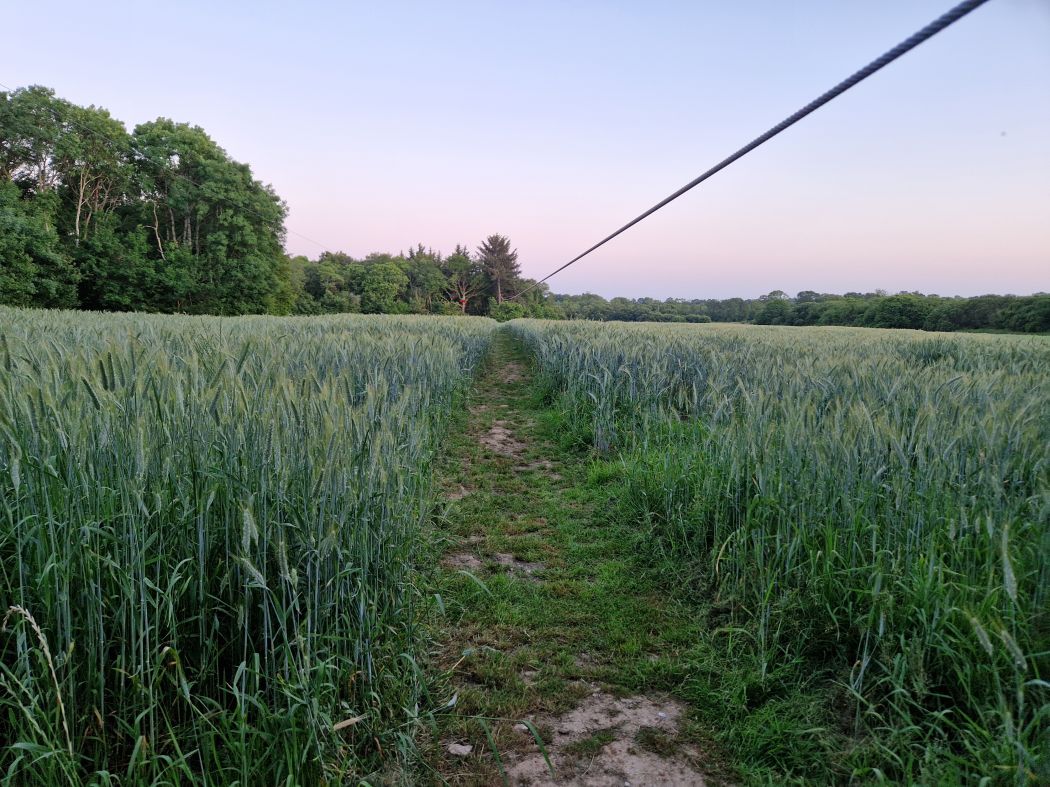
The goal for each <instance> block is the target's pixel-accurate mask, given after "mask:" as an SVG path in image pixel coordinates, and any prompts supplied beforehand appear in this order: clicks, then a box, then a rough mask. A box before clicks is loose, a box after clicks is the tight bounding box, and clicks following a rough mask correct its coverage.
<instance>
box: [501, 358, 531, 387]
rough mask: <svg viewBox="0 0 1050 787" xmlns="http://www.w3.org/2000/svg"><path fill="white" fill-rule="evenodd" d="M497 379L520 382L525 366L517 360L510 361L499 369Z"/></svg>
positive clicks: (522, 378)
mask: <svg viewBox="0 0 1050 787" xmlns="http://www.w3.org/2000/svg"><path fill="white" fill-rule="evenodd" d="M499 379H500V382H504V383H518V382H521V381H522V380H524V379H525V367H524V366H522V365H521V364H520V363H518V362H517V361H510V362H508V363H506V364H504V366H503V368H502V369H501V370H500V375H499Z"/></svg>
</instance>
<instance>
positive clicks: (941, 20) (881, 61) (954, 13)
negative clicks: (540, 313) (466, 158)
mask: <svg viewBox="0 0 1050 787" xmlns="http://www.w3.org/2000/svg"><path fill="white" fill-rule="evenodd" d="M986 2H988V0H966V2H963V3H959V5H957V6H955V7H954V8H952V9H951V10H950V11H948V12H947V13H945V14H944V15H943V16H940V17H938V18H937V19H935V20H933V21H932V22H930V24H928V25H926V27H924V28H923V29H922V30H920V31H919V32H917V33H915V35H913V36H911V37H910V38H907V39H905V40H904V41H901V42H900V43H899V44H897V46H895V47H893V49H891V50H890V51H888V52H887V53H886V54H884V55H882V57H879V58H877V59H875V60H872V61H871V62H870V63H868V65H866V66H864V68H862V69H861V70H860V71H857V72H856V73H855V74H853V75H852V76H850V77H849V78H847V79H845V80H843V81H842V82H839V83H838V84H837V85H835V87H833V88H831V90H829V91H828V92H826V93H824V94H823V95H821V96H820V97H819V98H816V99H814V100H813V101H811V102H809V103H808V104H806V106H804V107H802V109H800V110H799V111H798V112H796V113H795V114H794V115H791V116H790V117H788V118H785V119H784V120H782V121H780V122H779V123H777V124H776V125H775V126H773V128H771V129H769V131H767V132H766V133H765V134H763V135H762V136H760V137H756V138H755V139H753V140H751V141H750V142H748V143H747V144H746V145H744V147H742V148H740V150H738V151H737V152H736V153H734V154H733V155H731V156H729V158H726V159H723V160H722V161H720V162H718V163H717V164H715V165H714V166H713V167H711V169H709V170H707V172H705V173H703V174H702V175H700V176H698V177H696V178H694V179H693V180H691V181H689V182H688V183H686V184H685V185H684V186H682V188H680V189H678V191H676V192H675V193H674V194H671V195H670V196H669V197H666V198H665V199H662V200H660V201H659V202H657V203H656V204H655V205H653V206H652V207H651V208H649V210H647V211H645V213H642V214H641V215H639V216H636V217H635V218H633V219H631V220H630V221H629V222H627V223H626V224H624V225H623V226H622V227H620V229H618V230H616V232H614V233H612V234H611V235H609V236H607V237H605V238H603V239H602V240H600V241H598V242H597V243H595V244H594V245H593V246H591V247H590V248H589V249H587V251H585V252H583V253H582V254H578V255H577V256H575V257H573V258H572V259H571V260H569V261H568V262H567V263H565V264H564V265H562V266H561V267H560V268H558V269H556V270H554V271H552V272H550V273H548V274H547V275H546V276H544V277H543V278H542V279H540V280H539V281H536V282H533V283H532V284H530V285H529V286H528V287H526V288H525V289H524V290H522V291H521V292H519V293H517V294H516V295H512V296H510V297H509V298H507V299H506V300H514V299H515V298H520V297H521V296H522V295H524V294H525V293H527V292H529V291H530V290H533V289H535V288H536V287H538V286H539V285H541V284H543V282H545V281H547V280H548V279H550V278H551V277H553V276H556V275H557V274H559V273H561V272H562V271H563V270H565V269H566V268H568V267H569V266H570V265H573V264H575V263H577V262H579V261H580V260H582V259H583V258H584V257H586V256H587V255H588V254H590V253H591V252H592V251H594V250H595V249H598V248H601V247H602V246H604V245H605V244H606V243H608V242H609V241H611V240H612V239H613V238H615V237H616V236H617V235H619V234H620V233H622V232H626V231H627V230H629V229H630V228H631V227H633V226H634V225H635V224H637V223H638V222H640V221H642V219H645V218H646V217H648V216H651V215H652V214H654V213H656V211H658V210H660V208H662V207H663V206H664V205H667V204H668V203H669V202H673V201H674V200H676V199H678V198H679V197H681V196H682V195H683V194H685V193H686V192H687V191H689V190H690V189H693V188H695V187H696V186H699V185H700V184H701V183H703V182H704V181H705V180H707V179H708V178H709V177H711V176H712V175H714V174H715V173H716V172H718V171H720V170H723V169H725V168H726V167H728V166H729V165H730V164H732V163H733V162H734V161H736V160H737V159H739V158H743V157H744V156H746V155H747V154H748V153H750V152H751V151H752V150H754V149H755V148H757V147H758V146H759V145H761V144H763V143H764V142H768V141H769V140H771V139H772V138H773V137H775V136H776V135H777V134H779V133H780V132H781V131H784V130H785V129H786V128H788V127H790V126H793V125H795V124H796V123H798V121H800V120H802V118H804V117H805V116H806V115H808V114H810V113H811V112H815V111H816V110H818V109H820V108H821V107H822V106H824V105H825V104H827V103H828V102H829V101H831V100H832V99H833V98H835V97H837V96H840V95H842V94H843V93H845V92H846V91H847V90H849V89H850V88H851V87H853V86H854V85H856V84H857V83H859V82H862V81H864V80H865V79H867V78H868V77H870V76H871V75H872V74H874V73H875V72H876V71H878V70H879V69H881V68H882V67H883V66H887V65H889V64H890V63H892V62H893V61H894V60H896V59H897V58H898V57H900V56H901V55H903V54H905V53H906V52H908V51H910V50H912V49H914V48H915V47H917V46H918V45H919V44H921V43H922V42H923V41H926V40H927V39H929V38H932V37H933V36H934V35H936V34H937V33H939V32H941V31H942V30H944V29H945V28H946V27H948V26H949V25H951V24H953V23H954V22H957V21H959V20H960V19H962V18H963V17H964V16H966V15H967V14H968V13H970V12H971V11H973V10H974V9H975V8H977V7H978V6H982V5H984V4H985V3H986Z"/></svg>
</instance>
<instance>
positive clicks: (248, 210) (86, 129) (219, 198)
mask: <svg viewBox="0 0 1050 787" xmlns="http://www.w3.org/2000/svg"><path fill="white" fill-rule="evenodd" d="M0 88H3V89H4V90H6V91H8V92H9V93H13V92H14V88H10V87H8V86H7V85H5V84H4V83H3V82H0ZM65 122H66V123H69V125H71V126H75V127H76V128H79V129H80V130H81V131H84V132H87V133H88V134H91V136H93V137H95V138H96V139H101V140H102V141H103V142H105V143H107V144H109V143H110V142H111V141H112V140H110V139H109V138H108V137H104V136H102V134H100V133H98V132H97V131H95V130H94V129H93V128H90V127H88V126H85V125H83V124H81V123H78V122H77V121H75V120H71V119H69V118H65ZM121 125H123V124H121ZM128 148H129V149H130V150H131V152H132V153H136V154H138V155H139V156H141V157H142V158H143V159H146V160H149V157H148V156H147V155H146V154H145V153H143V152H142V151H141V150H140V149H139V148H137V147H136V146H135V145H134V144H133V143H130V142H129V143H128ZM165 174H167V175H170V176H171V177H172V178H174V179H175V180H181V181H182V182H183V183H189V184H190V185H191V186H193V187H194V188H198V189H199V188H201V184H199V183H197V182H196V181H195V180H193V179H192V178H190V177H189V176H187V175H183V174H182V173H181V172H167V173H165ZM140 185H141V184H140ZM210 199H212V200H215V201H217V202H224V203H226V204H227V205H229V206H230V207H233V208H235V209H236V210H240V211H244V212H245V213H250V214H252V215H253V216H256V217H257V218H260V219H263V220H264V221H270V217H269V216H266V215H264V214H262V213H260V212H259V211H257V210H253V209H252V208H248V207H245V206H244V205H240V204H238V203H236V202H234V201H233V200H231V199H228V198H226V197H222V196H218V195H213V196H211V197H210ZM282 229H283V230H284V232H285V233H286V234H288V235H294V236H295V237H297V238H301V239H302V240H305V241H309V242H310V243H313V244H314V245H316V246H319V247H320V248H321V249H323V250H324V251H326V252H330V249H329V248H328V246H326V245H325V244H323V243H321V241H319V240H314V239H313V238H311V237H309V236H308V235H303V234H302V233H301V232H296V231H295V230H290V229H288V228H287V227H282Z"/></svg>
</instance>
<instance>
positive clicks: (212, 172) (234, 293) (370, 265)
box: [0, 86, 546, 316]
mask: <svg viewBox="0 0 1050 787" xmlns="http://www.w3.org/2000/svg"><path fill="white" fill-rule="evenodd" d="M286 214H287V209H286V206H285V204H284V202H282V201H281V199H280V197H278V195H277V194H276V193H275V192H274V190H273V189H272V188H271V187H270V186H268V185H265V184H263V183H260V182H259V181H258V180H257V179H255V177H254V176H253V175H252V171H251V168H250V167H249V166H248V165H247V164H242V163H240V162H237V161H235V160H233V159H232V158H231V157H230V156H229V155H228V154H227V153H226V151H225V150H223V149H222V148H221V147H219V145H217V144H216V143H215V141H214V140H212V139H211V138H210V137H209V136H208V135H207V133H205V131H204V130H203V129H201V128H200V127H198V126H191V125H189V124H186V123H176V122H174V121H172V120H168V119H166V118H158V119H157V120H155V121H152V122H149V123H142V124H140V125H138V126H136V127H135V128H134V129H133V130H132V131H131V132H129V131H128V130H127V128H126V127H125V126H124V124H123V123H121V122H120V121H119V120H117V119H115V118H113V117H112V116H111V115H110V114H109V112H108V111H106V110H105V109H101V108H99V107H95V106H88V107H81V106H78V105H76V104H73V103H72V102H69V101H66V100H65V99H62V98H59V97H57V96H56V95H55V93H54V91H53V90H50V89H48V88H45V87H39V86H34V87H29V88H22V89H19V90H15V91H13V92H10V93H7V92H0V303H3V304H7V305H14V306H35V307H44V308H81V309H93V310H106V311H155V312H185V313H190V314H228V315H232V314H257V313H269V314H320V313H327V312H352V311H360V312H368V313H380V312H394V313H407V312H419V313H439V314H447V313H454V314H488V313H490V312H494V313H495V314H497V315H500V314H503V315H504V316H518V315H519V314H525V313H528V314H537V315H543V314H544V308H543V301H544V298H545V295H546V291H545V288H536V289H534V290H531V291H530V293H529V296H528V298H525V299H522V302H521V303H518V302H516V301H515V302H513V303H510V302H508V298H510V297H512V296H514V295H515V294H516V293H518V292H520V291H521V290H523V289H525V288H526V287H527V286H528V284H530V282H529V281H528V280H527V279H523V278H522V276H521V267H520V264H519V263H518V254H517V251H516V250H515V249H513V248H512V247H511V243H510V241H509V239H507V238H505V237H503V236H501V235H491V236H489V237H488V238H487V239H485V241H483V242H482V243H481V245H480V246H479V247H478V248H477V250H476V251H474V252H471V251H469V250H468V249H467V247H466V246H462V245H461V246H457V247H456V249H455V251H454V252H453V253H452V254H450V255H448V256H447V257H446V256H443V255H442V254H441V253H439V252H435V251H433V250H428V249H424V248H423V247H422V246H419V247H417V248H416V249H413V250H410V251H409V252H408V254H397V255H392V254H385V253H376V254H370V255H368V256H367V257H365V258H364V259H359V260H357V259H353V258H351V257H350V256H349V255H346V254H341V253H325V254H322V255H321V257H320V258H319V259H317V260H314V261H311V260H308V259H306V258H303V257H289V256H287V255H286V254H285V252H284V240H285V229H284V220H285V217H286Z"/></svg>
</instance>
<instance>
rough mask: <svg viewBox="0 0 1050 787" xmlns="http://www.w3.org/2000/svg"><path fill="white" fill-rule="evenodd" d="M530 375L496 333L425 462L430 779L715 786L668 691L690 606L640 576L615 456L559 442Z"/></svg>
mask: <svg viewBox="0 0 1050 787" xmlns="http://www.w3.org/2000/svg"><path fill="white" fill-rule="evenodd" d="M531 376H532V372H531V369H530V367H529V364H528V361H527V359H526V358H525V357H524V356H523V354H522V352H521V350H520V348H518V347H516V346H515V345H514V343H513V342H512V340H511V339H510V337H509V335H508V334H507V333H506V332H505V331H501V332H500V334H499V335H498V338H497V340H496V345H495V348H494V350H493V353H492V357H491V359H490V362H489V364H488V366H487V368H486V370H485V371H484V372H483V373H482V375H481V377H480V378H479V380H478V383H477V385H476V387H475V389H474V391H473V393H472V395H471V398H470V400H469V402H468V410H469V411H468V413H467V415H466V417H465V419H463V420H464V421H465V424H464V426H465V428H463V429H461V430H459V431H458V432H457V433H456V434H455V436H454V437H453V438H451V441H450V445H449V446H448V450H447V451H446V455H445V457H444V459H443V460H442V461H441V463H440V464H439V466H438V468H437V474H438V478H439V482H440V484H441V488H442V490H443V493H444V496H445V499H446V500H447V510H446V511H445V512H444V519H443V521H444V528H445V532H444V534H443V535H444V537H445V548H444V554H443V557H442V558H441V565H440V569H439V585H440V597H441V601H442V605H443V606H444V608H445V610H446V612H445V618H444V623H445V626H446V629H445V630H444V632H443V635H444V637H443V639H444V642H445V645H444V647H443V648H442V650H441V652H439V653H438V654H436V655H435V659H436V661H437V662H438V664H439V665H440V666H441V667H442V668H443V669H445V670H446V671H447V674H448V680H449V684H450V685H449V686H448V690H449V692H450V693H454V694H455V696H456V702H455V709H454V711H452V712H451V713H449V714H446V715H444V716H442V717H441V718H442V720H441V722H440V723H439V727H438V729H437V730H435V731H434V735H433V737H432V739H431V741H430V747H429V748H430V752H429V753H430V757H429V765H430V767H432V768H433V770H432V771H430V772H429V773H428V776H429V777H432V780H433V781H434V782H435V783H441V782H447V783H451V784H499V783H501V782H504V781H505V782H507V783H510V784H514V785H550V784H559V785H561V784H574V785H643V784H645V785H656V784H660V785H701V784H705V783H706V784H714V783H718V780H717V779H716V778H715V777H714V776H713V775H712V774H715V773H717V772H718V768H717V767H716V764H717V762H718V758H717V757H715V756H713V754H712V751H713V749H712V747H710V746H709V745H707V744H706V743H705V737H704V735H703V731H702V730H701V729H699V728H698V727H697V726H696V725H695V724H694V723H692V722H691V721H690V716H689V713H688V712H687V709H686V707H685V706H684V705H683V704H682V703H680V702H678V701H677V700H676V699H674V696H673V689H674V686H675V685H676V683H678V682H680V681H681V680H684V679H686V676H684V675H681V674H678V673H677V672H676V669H675V663H676V660H675V654H676V653H677V652H678V651H679V650H681V649H682V648H686V647H688V646H689V643H690V641H691V639H692V638H693V637H695V635H696V632H695V629H694V628H693V627H694V625H695V624H694V622H693V619H692V616H691V615H689V614H688V611H687V610H683V609H680V608H678V607H677V606H675V605H674V604H673V603H672V602H671V601H669V600H668V594H667V593H666V592H660V591H658V590H657V589H656V588H655V587H654V586H653V585H652V584H651V583H649V582H647V581H646V580H645V578H644V576H643V575H644V572H640V571H639V570H638V567H637V566H636V565H635V556H634V550H633V549H632V540H633V539H634V538H637V534H632V533H629V532H625V531H624V530H623V529H622V528H620V527H619V526H617V525H615V524H614V523H613V519H614V518H613V517H612V515H611V507H612V505H613V497H612V495H613V489H614V486H615V477H614V474H615V463H612V462H598V461H592V460H591V459H590V458H589V456H588V453H587V451H586V450H585V449H583V448H580V447H571V446H566V445H563V443H564V440H563V439H561V440H560V439H559V438H560V437H562V436H563V434H564V430H563V429H560V428H559V426H560V425H559V422H558V415H557V413H556V411H555V410H553V409H552V408H550V407H548V406H546V405H545V404H543V403H542V402H540V401H538V398H537V396H536V394H535V391H534V388H533V386H532V385H531ZM534 731H535V733H538V736H539V737H540V738H541V739H542V740H543V741H544V748H545V749H546V752H547V754H548V755H549V759H550V765H551V766H552V768H553V775H552V773H551V768H550V767H548V763H547V758H545V756H544V753H543V752H542V751H541V749H540V746H539V745H538V743H537V741H536V735H535V734H534ZM704 774H707V775H706V776H705V775H704Z"/></svg>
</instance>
